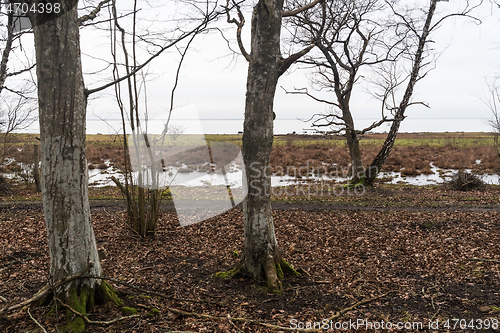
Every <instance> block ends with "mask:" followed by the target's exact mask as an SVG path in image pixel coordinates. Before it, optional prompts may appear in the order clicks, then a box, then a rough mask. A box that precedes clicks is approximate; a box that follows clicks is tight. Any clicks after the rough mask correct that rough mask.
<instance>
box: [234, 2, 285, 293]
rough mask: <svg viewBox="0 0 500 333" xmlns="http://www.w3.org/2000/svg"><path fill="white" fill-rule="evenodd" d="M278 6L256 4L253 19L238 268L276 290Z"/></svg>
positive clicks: (278, 284)
mask: <svg viewBox="0 0 500 333" xmlns="http://www.w3.org/2000/svg"><path fill="white" fill-rule="evenodd" d="M282 10H283V0H267V1H264V0H260V1H259V2H258V3H257V4H256V5H255V7H254V10H253V14H252V32H251V48H252V49H251V53H250V55H249V59H248V60H249V68H248V78H247V93H246V102H245V122H244V132H243V147H242V151H243V159H244V162H245V168H246V170H245V171H246V176H247V177H246V178H247V179H246V180H244V181H245V182H246V187H247V189H248V194H247V197H246V199H245V201H244V202H243V214H244V233H245V243H244V249H243V261H242V266H243V267H242V268H243V269H244V270H245V271H247V272H248V273H249V274H250V275H251V276H252V277H253V278H255V279H256V280H260V281H267V285H268V287H269V288H270V289H271V290H273V291H279V290H280V289H281V282H280V278H282V270H281V267H280V265H281V262H282V258H281V256H280V252H279V249H278V244H277V242H276V236H275V233H274V224H273V217H272V211H271V178H270V170H269V158H270V154H271V148H272V145H273V102H274V95H275V91H276V85H277V83H278V79H279V77H280V75H281V74H282V73H283V67H282V66H283V58H282V57H281V52H280V33H281V20H282Z"/></svg>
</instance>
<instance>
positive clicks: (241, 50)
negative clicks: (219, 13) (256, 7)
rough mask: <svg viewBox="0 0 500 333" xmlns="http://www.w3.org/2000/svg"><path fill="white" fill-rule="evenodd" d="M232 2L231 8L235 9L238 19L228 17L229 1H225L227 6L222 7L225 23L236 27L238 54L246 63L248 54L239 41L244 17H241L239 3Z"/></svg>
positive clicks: (248, 58) (240, 40) (248, 59)
mask: <svg viewBox="0 0 500 333" xmlns="http://www.w3.org/2000/svg"><path fill="white" fill-rule="evenodd" d="M232 1H233V6H234V7H235V8H236V10H237V11H238V19H239V21H238V20H237V19H235V18H231V15H229V11H230V10H231V8H229V0H227V5H226V6H222V8H224V9H225V10H226V15H227V23H233V24H235V25H236V27H237V28H238V29H236V40H237V41H238V47H239V48H240V52H241V54H242V55H243V57H244V58H245V59H246V61H250V55H249V54H248V52H247V51H246V50H245V46H244V45H243V41H242V39H241V31H242V30H243V26H244V25H245V17H244V16H243V13H242V12H241V8H240V5H239V3H236V2H235V1H234V0H232Z"/></svg>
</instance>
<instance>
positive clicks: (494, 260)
mask: <svg viewBox="0 0 500 333" xmlns="http://www.w3.org/2000/svg"><path fill="white" fill-rule="evenodd" d="M469 260H472V261H489V262H496V263H498V264H500V260H496V259H482V258H469Z"/></svg>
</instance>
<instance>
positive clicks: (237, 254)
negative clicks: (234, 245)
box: [233, 250, 240, 258]
mask: <svg viewBox="0 0 500 333" xmlns="http://www.w3.org/2000/svg"><path fill="white" fill-rule="evenodd" d="M239 256H240V253H239V252H238V250H234V252H233V257H235V258H238V257H239Z"/></svg>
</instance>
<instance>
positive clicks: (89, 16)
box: [78, 0, 111, 26]
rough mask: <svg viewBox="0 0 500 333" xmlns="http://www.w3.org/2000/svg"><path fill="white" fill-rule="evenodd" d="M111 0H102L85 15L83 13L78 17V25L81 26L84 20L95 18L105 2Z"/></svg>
mask: <svg viewBox="0 0 500 333" xmlns="http://www.w3.org/2000/svg"><path fill="white" fill-rule="evenodd" d="M110 1H111V0H102V1H101V2H100V3H99V4H98V5H97V7H96V8H95V9H94V10H93V11H91V12H90V13H89V14H87V15H83V16H82V17H79V18H78V25H79V26H81V25H83V23H85V22H86V21H92V20H93V19H95V18H96V17H97V14H99V12H100V11H101V8H102V7H103V6H104V5H105V4H107V3H108V2H110Z"/></svg>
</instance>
